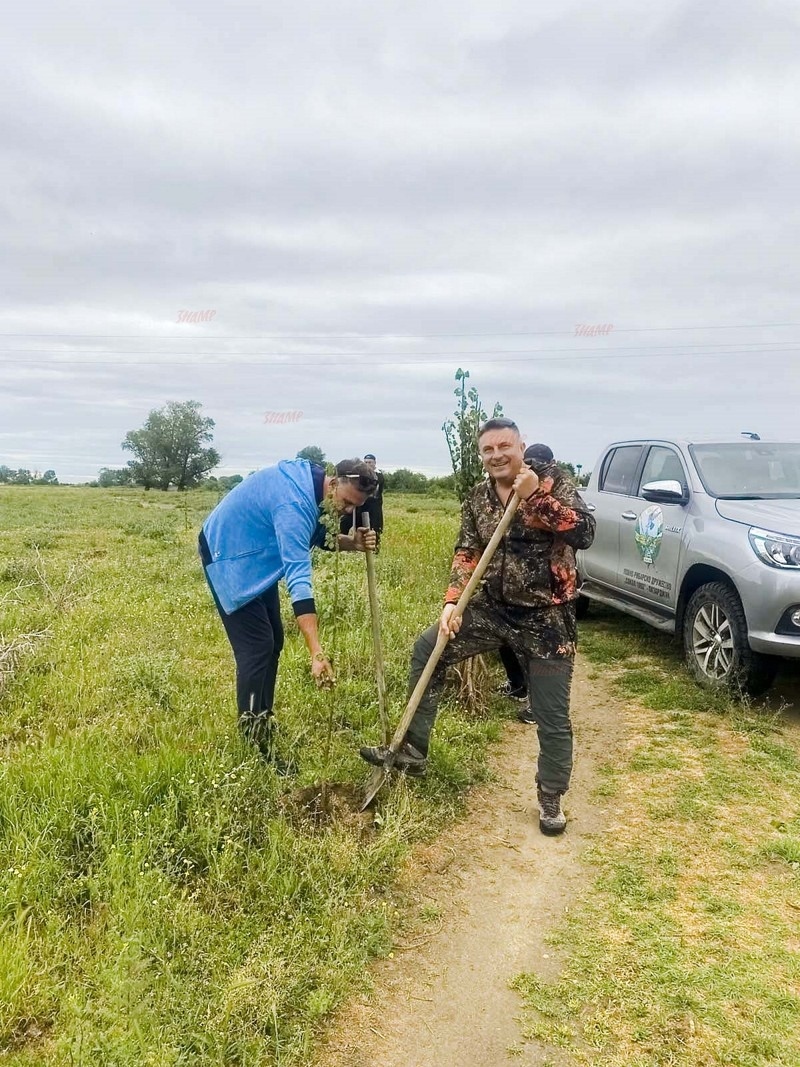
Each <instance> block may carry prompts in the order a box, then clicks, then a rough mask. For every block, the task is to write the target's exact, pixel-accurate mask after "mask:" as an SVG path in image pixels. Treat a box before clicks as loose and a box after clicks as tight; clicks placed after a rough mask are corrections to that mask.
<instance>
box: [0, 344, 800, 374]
mask: <svg viewBox="0 0 800 1067" xmlns="http://www.w3.org/2000/svg"><path fill="white" fill-rule="evenodd" d="M799 344H800V342H797V341H775V342H766V343H765V344H762V345H758V346H757V347H758V348H759V349H763V348H767V346H768V345H769V346H770V349H769V352H768V353H767V354H768V355H791V354H793V353H796V352H798V351H800V348H798V345H799ZM777 345H782V346H787V345H788V346H789V347H780V348H777V347H774V346H777ZM631 347H633V346H631ZM697 348H699V349H700V351H690V350H691V349H697ZM552 351H553V352H558V353H567V354H566V355H551V354H549V353H548V350H547V349H542V350H541V351H537V350H533V351H526V350H524V349H511V350H510V351H508V352H506V351H504V350H502V349H501V350H500V351H497V350H493V349H487V350H485V351H472V352H464V351H458V352H441V351H436V352H417V353H410V355H412V356H414V357H415V358H411V359H396V358H393V359H386V358H376V356H375V355H374V354H373V353H370V352H320V353H313V354H314V355H315V356H316V358H315V359H313V360H309V359H304V358H299V359H298V358H297V357H298V356H300V357H303V356H305V355H306V353H294V352H283V353H280V352H270V353H266V355H265V356H264V357H263V358H261V359H240V358H230V359H203V360H200V361H196V362H195V361H194V360H191V359H181V360H176V359H70V358H64V359H60V358H56V359H52V358H50V359H34V358H30V357H26V358H21V359H18V358H11V359H8V358H5V357H2V356H0V364H9V365H11V364H14V365H22V366H25V365H29V366H51V367H59V366H61V367H71V366H90V367H91V366H97V367H104V366H110V367H169V366H174V367H214V366H226V367H235V366H250V367H276V368H292V367H319V368H325V367H332V366H333V367H335V366H337V365H339V366H348V367H363V368H365V369H366V368H369V367H415V366H420V367H425V366H433V365H438V364H444V363H451V362H452V361H453V359H454V358H456V357H459V358H462V357H463V358H464V359H466V358H469V359H470V360H471V361H472V362H473V363H477V364H483V365H489V366H491V365H493V364H498V365H500V364H503V363H572V362H575V361H581V360H585V361H588V362H590V363H603V362H606V361H607V360H622V359H663V358H664V357H663V355H662V353H664V352H668V353H675V354H684V355H688V356H691V357H692V358H696V359H701V358H708V357H710V356H734V355H754V354H755V353H754V352H753V350H752V348H750V347H748V348H743V347H741V346H736V345H704V346H698V345H664V346H658V347H657V348H655V349H653V348H652V347H650V349H649V350H648V351H633V352H632V351H630V350H629V349H626V348H607V349H603V350H602V351H600V352H594V353H591V352H583V353H582V354H580V355H572V354H570V353H576V352H581V351H582V350H581V349H575V348H560V349H553V350H552ZM35 354H36V353H32V355H35ZM116 354H117V355H119V356H126V355H130V354H133V353H127V352H119V353H116ZM221 354H222V353H217V352H195V353H190V352H185V353H170V355H189V356H195V357H196V356H201V355H202V356H205V355H215V356H218V355H221ZM388 354H389V353H380V354H379V356H380V357H385V356H386V355H388ZM236 355H238V353H231V356H232V357H233V356H236ZM480 356H496V357H499V358H495V359H481V358H476V357H480ZM509 356H510V358H509ZM345 357H348V359H347V361H346V362H343V359H344V358H345ZM419 357H425V358H424V359H423V358H419ZM433 357H436V358H433Z"/></svg>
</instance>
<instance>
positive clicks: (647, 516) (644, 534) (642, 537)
mask: <svg viewBox="0 0 800 1067" xmlns="http://www.w3.org/2000/svg"><path fill="white" fill-rule="evenodd" d="M663 536H664V512H663V511H662V510H661V508H660V507H659V506H658V504H651V505H650V507H649V508H645V509H644V511H643V512H642V513H641V515H640V516H639V518H638V519H637V520H636V526H635V528H634V532H633V539H634V541H635V542H636V547H637V548H638V549H639V555H640V556H641V557H642V562H643V563H647V564H652V563H655V561H656V560H657V559H658V553H659V551H660V549H661V538H662V537H663Z"/></svg>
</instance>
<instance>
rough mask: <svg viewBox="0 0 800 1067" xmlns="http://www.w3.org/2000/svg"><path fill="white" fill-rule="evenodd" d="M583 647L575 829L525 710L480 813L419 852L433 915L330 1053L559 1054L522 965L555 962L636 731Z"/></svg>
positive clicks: (384, 1057)
mask: <svg viewBox="0 0 800 1067" xmlns="http://www.w3.org/2000/svg"><path fill="white" fill-rule="evenodd" d="M587 675H588V668H587V665H586V663H585V662H584V661H583V660H581V659H580V658H579V660H578V664H577V668H576V674H575V680H574V684H573V695H572V717H573V723H574V728H575V736H576V763H575V773H574V777H573V782H572V788H571V789H570V791H569V793H568V794H567V796H566V798H565V804H564V807H565V810H566V812H567V815H568V817H569V820H570V822H569V826H568V829H567V832H566V834H564V836H563V837H560V838H546V837H543V836H542V835H541V834H540V832H539V828H538V809H537V807H536V794H535V787H534V785H533V777H534V772H535V760H536V752H537V742H536V730H535V728H534V727H530V726H523V725H522V724H518V723H516V722H514V723H513V724H511V725H509V727H508V729H507V731H506V736H505V738H504V741H503V742H502V744H501V745H500V746H498V749H497V751H496V754H495V758H494V771H495V774H496V776H497V780H496V781H495V782H492V783H491V784H487V785H486V786H484V787H482V788H481V789H479V790H476V791H475V793H474V794H473V796H472V798H471V802H470V806H469V815H468V817H467V818H466V819H465V820H464V821H463V822H462V823H460V824H459V825H458V826H457V827H455V828H454V829H453V830H452V831H450V832H449V833H447V834H445V835H444V836H443V837H442V838H440V839H439V840H438V841H437V842H436V844H435V845H433V846H431V847H430V848H429V849H428V850H427V851H423V852H422V853H421V854H419V855H417V856H415V861H416V865H417V866H418V867H419V868H420V870H421V872H422V873H421V874H420V877H419V879H418V880H417V881H416V882H415V886H414V891H415V893H416V895H417V896H418V898H419V900H420V905H421V906H422V905H425V906H427V908H428V914H429V915H435V914H437V913H438V915H439V920H438V924H434V927H433V929H432V930H430V932H427V931H426V929H425V927H424V926H423V927H422V929H421V931H420V934H419V936H418V937H417V938H416V940H415V941H412V942H411V943H410V944H409V945H407V946H406V947H405V948H403V947H402V946H398V948H397V949H396V951H395V954H394V958H393V959H388V960H384V961H382V962H381V963H380V964H378V965H377V966H376V968H375V981H376V993H375V996H374V997H373V998H372V1000H371V1001H370V1002H363V1003H361V1002H358V1003H356V1004H354V1005H352V1006H351V1008H350V1009H349V1010H348V1011H347V1012H345V1013H344V1014H343V1016H342V1017H341V1018H340V1020H339V1022H338V1023H337V1025H336V1026H335V1027H334V1028H333V1030H332V1032H331V1033H330V1034H329V1036H328V1038H327V1040H326V1042H325V1044H324V1046H323V1047H322V1049H321V1051H320V1054H319V1056H318V1058H317V1060H316V1064H317V1065H318V1067H428V1065H430V1067H433V1065H436V1067H473V1065H474V1067H478V1065H480V1067H500V1065H502V1064H506V1063H508V1064H524V1065H539V1067H543V1065H544V1064H545V1063H548V1064H554V1063H557V1062H558V1058H557V1056H556V1055H555V1054H554V1052H553V1050H552V1049H551V1050H549V1051H548V1050H545V1049H543V1048H542V1047H541V1046H539V1045H534V1044H527V1043H525V1042H523V1041H522V1039H521V1034H520V1027H519V1024H518V1022H517V1020H516V1016H517V1015H518V1012H519V999H518V997H517V994H516V993H515V992H514V991H513V990H512V989H510V988H509V982H510V980H511V979H512V978H513V977H514V976H515V975H517V974H519V973H520V972H522V971H533V972H536V973H538V974H541V975H544V976H550V975H554V974H555V973H556V972H557V969H558V960H557V958H556V956H555V953H554V950H553V949H552V948H551V947H549V946H548V945H547V944H546V943H545V938H546V936H547V934H548V933H549V932H550V931H551V930H552V929H553V927H554V926H555V925H556V924H557V923H558V922H559V920H560V919H561V917H562V915H563V913H564V909H565V908H566V907H567V906H568V905H569V903H570V901H571V900H572V899H573V898H574V896H575V894H576V892H577V891H578V890H579V889H580V887H581V886H582V884H583V883H584V880H585V879H586V877H587V873H586V870H585V868H584V867H583V866H582V865H581V862H580V856H581V853H582V852H583V850H584V848H585V846H586V844H587V841H588V840H589V839H590V837H591V835H592V834H595V833H597V832H598V831H602V829H603V828H604V827H605V826H606V825H607V822H608V821H609V818H610V817H611V815H612V813H611V812H608V811H604V810H602V809H601V808H599V807H598V806H597V805H596V804H595V803H592V802H590V800H589V794H590V792H591V790H592V787H593V785H594V784H595V781H596V775H595V771H596V768H597V765H598V763H600V762H603V761H605V760H607V759H608V758H609V756H611V755H612V754H613V751H614V749H615V748H616V745H617V743H618V740H619V735H620V734H621V732H622V729H623V724H622V715H621V712H620V704H619V700H618V699H615V698H614V697H612V696H611V695H610V693H609V692H608V690H607V689H606V688H605V687H604V686H603V684H602V681H600V680H599V679H598V680H593V681H591V682H590V681H589V680H588V677H587Z"/></svg>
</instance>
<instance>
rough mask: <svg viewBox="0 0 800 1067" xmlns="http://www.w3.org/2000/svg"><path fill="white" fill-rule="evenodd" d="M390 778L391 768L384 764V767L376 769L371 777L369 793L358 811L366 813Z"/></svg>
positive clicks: (368, 786)
mask: <svg viewBox="0 0 800 1067" xmlns="http://www.w3.org/2000/svg"><path fill="white" fill-rule="evenodd" d="M388 777H389V768H388V767H387V766H386V765H385V764H384V765H383V766H382V767H376V768H375V770H374V771H373V772H372V774H371V775H370V779H369V783H368V784H367V791H366V792H365V793H364V803H363V804H362V805H361V807H360V808H359V809H358V810H359V811H366V810H367V808H368V807H369V806H370V804H371V803H372V801H373V800H374V799H375V797H376V796H377V795H378V793H379V792H380V789H381V786H382V785H383V783H384V782H385V781H386V779H387V778H388Z"/></svg>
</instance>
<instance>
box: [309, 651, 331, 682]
mask: <svg viewBox="0 0 800 1067" xmlns="http://www.w3.org/2000/svg"><path fill="white" fill-rule="evenodd" d="M311 673H312V675H313V676H314V681H315V682H316V684H317V686H318V687H319V688H320V689H332V688H333V686H334V685H335V684H336V679H335V678H334V676H333V667H331V664H330V660H328V659H327V657H326V656H325V653H324V652H317V653H315V654H314V655H313V656H312V657H311Z"/></svg>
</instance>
